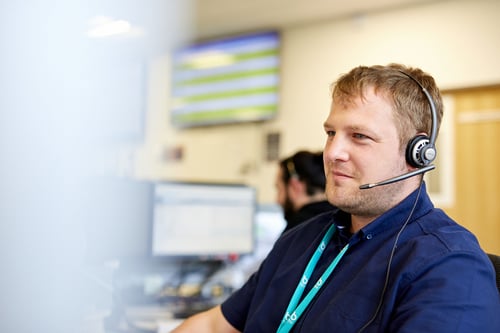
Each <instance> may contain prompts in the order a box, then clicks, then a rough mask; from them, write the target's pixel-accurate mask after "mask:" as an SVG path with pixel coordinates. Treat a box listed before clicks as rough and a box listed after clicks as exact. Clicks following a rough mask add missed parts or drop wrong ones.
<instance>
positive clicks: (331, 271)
mask: <svg viewBox="0 0 500 333" xmlns="http://www.w3.org/2000/svg"><path fill="white" fill-rule="evenodd" d="M332 97H333V99H332V105H331V110H330V114H329V115H328V117H327V119H326V121H325V124H324V129H325V133H326V136H327V139H326V145H325V149H324V164H325V173H326V178H327V185H326V194H327V198H328V201H329V202H330V203H331V204H333V205H335V206H337V207H338V208H339V210H338V211H337V212H336V213H334V214H330V213H327V214H322V215H319V216H318V217H316V218H313V219H312V220H310V221H308V222H307V223H303V224H301V225H299V226H298V227H296V228H294V229H292V230H291V231H290V232H287V233H286V234H284V235H283V236H282V237H281V238H280V239H278V241H277V242H276V244H275V246H274V248H273V250H272V251H271V252H270V254H269V255H268V257H267V258H266V260H265V261H264V262H263V264H262V265H261V267H260V268H259V270H258V271H257V272H256V273H255V274H253V275H252V276H251V277H250V278H249V279H248V281H247V282H246V284H245V285H244V286H243V287H242V288H241V289H239V290H238V291H236V292H235V293H234V294H233V295H232V296H230V297H229V298H228V299H227V300H226V301H225V302H224V303H222V304H221V305H220V306H217V307H215V308H213V309H211V310H209V311H207V312H203V313H200V314H198V315H196V316H194V317H191V318H189V319H188V320H186V321H185V322H184V323H183V324H182V325H181V326H180V327H179V328H178V329H176V330H174V332H176V333H177V332H228V333H229V332H243V331H245V332H290V331H293V332H308V333H309V332H427V333H429V332H436V333H437V332H439V333H446V332H461V333H470V332H482V333H484V332H488V333H494V332H500V316H499V314H500V296H499V294H498V291H497V289H496V284H495V273H494V271H493V266H492V265H491V262H490V261H489V259H488V257H487V255H486V254H485V253H484V251H483V250H482V249H481V248H480V246H479V244H478V242H477V240H476V238H475V236H474V235H473V234H472V233H470V232H469V231H467V230H466V229H465V228H463V227H462V226H460V225H459V224H457V223H456V222H454V221H453V220H451V218H449V217H448V216H447V215H446V214H445V213H444V212H443V211H442V210H440V209H438V208H435V207H434V206H433V204H432V202H431V200H430V198H429V196H428V194H427V191H426V187H425V183H424V182H423V176H422V174H423V173H424V172H426V171H428V170H430V169H432V168H433V167H434V166H433V165H432V164H431V163H432V161H433V160H434V158H435V155H436V149H435V147H434V144H435V140H436V137H437V133H438V131H439V121H440V120H441V118H442V114H443V107H442V100H441V96H440V92H439V89H438V88H437V86H436V84H435V82H434V79H433V78H432V77H431V76H429V75H428V74H426V73H424V72H423V71H421V70H420V69H417V68H410V67H405V66H402V65H398V64H391V65H388V66H372V67H364V66H360V67H356V68H354V69H352V70H351V71H350V72H349V73H347V74H344V75H342V76H341V77H340V78H339V79H338V80H337V82H336V83H335V85H334V87H333V93H332ZM370 182H375V183H370Z"/></svg>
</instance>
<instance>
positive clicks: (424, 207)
mask: <svg viewBox="0 0 500 333" xmlns="http://www.w3.org/2000/svg"><path fill="white" fill-rule="evenodd" d="M421 186H422V189H421V191H420V195H419V189H418V188H417V189H416V190H415V191H413V192H412V193H411V194H410V195H408V196H407V197H406V198H405V199H403V201H401V202H400V203H399V204H397V205H396V206H394V207H393V208H391V209H389V210H388V211H386V212H385V213H384V214H382V215H380V216H379V217H377V218H376V219H375V220H373V221H372V222H371V223H370V224H368V225H366V226H365V227H363V228H361V230H359V231H358V232H357V233H356V235H355V236H356V237H358V238H360V239H362V238H365V237H366V236H367V235H370V237H372V236H376V235H377V234H380V233H381V232H383V231H385V230H387V229H391V228H395V227H397V228H399V227H401V226H402V225H403V224H404V223H405V221H406V220H407V218H408V214H409V213H410V211H411V210H412V207H413V205H414V204H415V200H417V203H416V207H415V210H414V212H413V215H412V217H411V220H410V221H409V223H411V222H412V221H414V220H416V219H417V218H418V217H420V216H422V215H424V214H425V213H427V212H428V211H429V210H431V209H432V208H434V205H433V204H432V202H431V199H430V198H429V195H428V194H427V189H426V186H425V183H424V182H423V183H422V185H421ZM417 196H418V198H417ZM335 223H336V224H337V226H338V227H339V232H340V234H344V236H347V235H348V234H349V235H350V233H349V227H350V226H351V214H349V213H346V212H344V211H341V210H339V211H337V212H336V213H335Z"/></svg>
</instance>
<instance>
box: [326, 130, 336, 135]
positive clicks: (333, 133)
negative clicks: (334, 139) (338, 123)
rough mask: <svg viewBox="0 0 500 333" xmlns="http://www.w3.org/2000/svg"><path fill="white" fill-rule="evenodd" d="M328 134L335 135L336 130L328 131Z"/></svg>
mask: <svg viewBox="0 0 500 333" xmlns="http://www.w3.org/2000/svg"><path fill="white" fill-rule="evenodd" d="M326 135H327V136H335V131H326Z"/></svg>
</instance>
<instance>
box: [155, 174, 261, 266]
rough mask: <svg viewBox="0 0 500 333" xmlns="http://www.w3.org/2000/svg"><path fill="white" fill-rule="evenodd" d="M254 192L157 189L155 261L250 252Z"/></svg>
mask: <svg viewBox="0 0 500 333" xmlns="http://www.w3.org/2000/svg"><path fill="white" fill-rule="evenodd" d="M255 210H256V193H255V189H254V188H253V187H250V186H245V185H231V184H208V183H207V184H205V183H174V182H172V183H170V182H160V183H157V184H155V189H154V204H153V225H152V234H151V236H152V237H151V241H152V242H151V249H152V255H153V257H178V256H181V257H198V258H202V257H206V258H209V259H210V258H214V257H215V258H217V257H225V256H228V255H232V254H248V253H251V252H252V251H253V246H254V215H255Z"/></svg>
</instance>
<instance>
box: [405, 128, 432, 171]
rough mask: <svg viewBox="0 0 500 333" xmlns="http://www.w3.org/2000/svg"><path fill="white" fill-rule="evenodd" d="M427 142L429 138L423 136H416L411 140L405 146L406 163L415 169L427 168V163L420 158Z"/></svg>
mask: <svg viewBox="0 0 500 333" xmlns="http://www.w3.org/2000/svg"><path fill="white" fill-rule="evenodd" d="M429 141H430V140H429V137H427V136H425V135H417V136H415V137H414V138H413V139H411V140H410V142H408V145H407V146H406V162H408V164H410V165H411V166H413V167H415V168H422V167H425V166H427V165H428V164H429V161H425V159H424V158H423V157H422V151H423V150H424V147H425V146H427V145H428V144H429Z"/></svg>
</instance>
